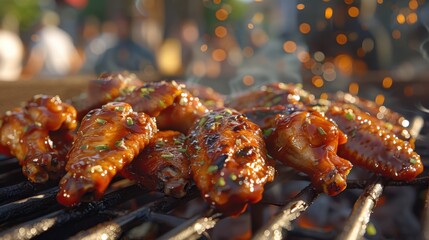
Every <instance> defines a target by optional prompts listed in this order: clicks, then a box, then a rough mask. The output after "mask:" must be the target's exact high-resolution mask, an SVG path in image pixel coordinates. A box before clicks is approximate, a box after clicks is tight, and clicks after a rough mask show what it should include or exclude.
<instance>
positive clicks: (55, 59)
mask: <svg viewBox="0 0 429 240" xmlns="http://www.w3.org/2000/svg"><path fill="white" fill-rule="evenodd" d="M59 22H60V18H59V16H58V14H56V13H55V12H51V11H49V12H46V13H44V14H43V16H42V19H41V27H40V29H39V31H37V33H36V34H35V35H33V36H32V40H33V45H32V46H31V47H30V52H29V56H28V60H27V63H26V65H25V67H24V70H23V74H22V75H23V78H32V77H34V76H36V75H39V76H40V77H43V78H51V79H55V78H59V77H63V76H66V75H68V74H72V73H75V72H76V70H77V69H78V68H79V67H80V64H81V58H80V56H79V53H78V51H77V49H76V47H75V46H74V44H73V40H72V38H71V37H70V35H68V34H67V33H66V32H65V31H64V30H62V29H60V28H59V27H58V24H59Z"/></svg>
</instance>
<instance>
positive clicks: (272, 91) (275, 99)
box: [225, 83, 315, 111]
mask: <svg viewBox="0 0 429 240" xmlns="http://www.w3.org/2000/svg"><path fill="white" fill-rule="evenodd" d="M314 100H315V97H314V95H312V94H310V93H308V92H307V91H305V90H303V89H302V88H301V87H300V86H299V85H294V84H284V83H271V84H269V85H264V86H262V87H261V88H260V89H259V90H255V91H251V92H248V93H244V94H242V95H238V96H235V97H232V98H231V99H229V101H227V102H226V103H225V105H226V106H227V107H230V108H234V109H236V110H238V111H241V110H245V109H252V108H255V107H272V106H276V105H287V104H297V103H300V102H302V103H304V104H311V103H313V101H314Z"/></svg>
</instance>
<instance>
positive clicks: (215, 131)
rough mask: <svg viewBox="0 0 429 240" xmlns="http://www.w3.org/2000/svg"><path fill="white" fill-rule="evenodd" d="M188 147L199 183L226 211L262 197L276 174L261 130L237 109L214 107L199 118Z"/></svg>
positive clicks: (232, 211)
mask: <svg viewBox="0 0 429 240" xmlns="http://www.w3.org/2000/svg"><path fill="white" fill-rule="evenodd" d="M188 148H189V149H188V153H189V154H190V165H191V173H192V176H193V179H194V181H195V183H196V185H197V186H198V188H199V189H200V191H201V193H202V195H203V197H204V198H205V199H206V201H208V202H209V203H211V204H212V205H214V206H215V207H216V208H217V209H219V210H220V211H222V212H224V213H225V214H231V215H237V214H240V213H242V212H243V211H245V209H246V207H247V205H248V203H255V202H258V201H259V200H261V198H262V193H263V191H264V185H265V184H266V183H267V182H269V181H272V180H273V178H274V168H273V166H272V165H271V162H270V160H269V159H268V157H267V155H266V148H265V143H264V141H263V138H262V131H261V130H260V128H259V127H258V126H257V125H256V124H254V123H252V122H250V121H249V120H248V119H247V118H246V117H245V116H244V115H241V114H240V113H238V112H237V111H235V110H232V109H219V110H214V111H212V112H209V113H208V114H206V115H205V116H203V117H202V118H201V119H200V120H199V121H196V122H195V124H194V126H193V128H191V130H190V135H189V139H188Z"/></svg>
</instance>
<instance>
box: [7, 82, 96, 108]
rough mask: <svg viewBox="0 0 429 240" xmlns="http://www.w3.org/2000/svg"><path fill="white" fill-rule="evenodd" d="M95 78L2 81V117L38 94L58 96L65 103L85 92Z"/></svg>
mask: <svg viewBox="0 0 429 240" xmlns="http://www.w3.org/2000/svg"><path fill="white" fill-rule="evenodd" d="M91 79H94V76H76V77H68V78H63V79H58V80H37V79H34V80H22V81H15V82H4V81H0V116H2V115H3V114H4V112H6V111H7V110H10V109H12V108H13V107H19V106H21V104H22V103H23V102H25V101H28V100H29V99H31V98H32V97H33V96H34V95H36V94H48V95H54V96H55V95H58V96H60V98H61V99H62V100H63V101H65V100H66V99H69V98H72V97H74V96H77V95H79V94H81V93H82V92H84V91H85V90H86V88H87V84H88V81H89V80H91Z"/></svg>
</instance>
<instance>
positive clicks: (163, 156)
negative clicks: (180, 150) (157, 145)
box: [161, 153, 174, 159]
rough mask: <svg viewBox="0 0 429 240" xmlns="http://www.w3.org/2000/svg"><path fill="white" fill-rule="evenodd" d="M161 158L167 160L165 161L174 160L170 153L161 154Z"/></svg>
mask: <svg viewBox="0 0 429 240" xmlns="http://www.w3.org/2000/svg"><path fill="white" fill-rule="evenodd" d="M161 157H162V158H167V159H172V158H174V155H173V154H171V153H168V154H162V155H161Z"/></svg>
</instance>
